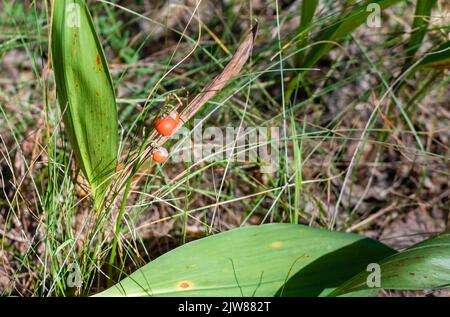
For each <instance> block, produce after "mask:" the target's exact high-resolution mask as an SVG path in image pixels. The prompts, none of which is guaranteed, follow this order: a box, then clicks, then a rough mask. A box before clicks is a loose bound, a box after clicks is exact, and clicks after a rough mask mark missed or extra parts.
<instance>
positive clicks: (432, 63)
mask: <svg viewBox="0 0 450 317" xmlns="http://www.w3.org/2000/svg"><path fill="white" fill-rule="evenodd" d="M417 67H419V68H433V69H449V68H450V41H448V42H445V43H444V44H442V45H441V46H439V47H438V48H437V49H436V50H434V51H432V52H431V53H428V55H427V56H426V57H425V58H424V59H423V60H422V61H421V62H420V63H419V65H417Z"/></svg>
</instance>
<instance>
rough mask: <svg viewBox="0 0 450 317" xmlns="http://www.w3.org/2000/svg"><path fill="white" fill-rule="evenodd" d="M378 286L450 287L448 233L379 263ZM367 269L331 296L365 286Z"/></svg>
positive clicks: (394, 288) (399, 288) (389, 287)
mask: <svg viewBox="0 0 450 317" xmlns="http://www.w3.org/2000/svg"><path fill="white" fill-rule="evenodd" d="M379 265H380V269H381V271H380V272H381V280H380V281H381V287H380V288H383V289H392V290H423V289H438V288H444V287H450V234H449V233H444V234H441V235H440V236H437V237H435V238H432V239H429V240H426V241H424V242H421V243H419V244H416V245H415V246H413V247H411V248H409V249H407V250H405V251H403V252H399V253H397V254H395V255H392V256H390V257H388V258H386V259H384V260H382V261H380V263H379ZM368 274H370V272H365V271H363V272H361V273H360V274H358V275H357V276H355V277H354V278H352V279H350V280H349V281H347V282H346V283H344V284H343V285H342V286H340V287H339V288H338V289H337V290H336V291H334V292H333V294H332V295H341V294H345V293H349V292H353V291H358V290H363V289H366V288H367V286H366V280H367V277H368Z"/></svg>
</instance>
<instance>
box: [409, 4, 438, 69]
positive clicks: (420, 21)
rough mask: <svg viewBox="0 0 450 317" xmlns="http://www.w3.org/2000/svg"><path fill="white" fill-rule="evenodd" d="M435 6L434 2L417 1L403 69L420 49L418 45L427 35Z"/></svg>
mask: <svg viewBox="0 0 450 317" xmlns="http://www.w3.org/2000/svg"><path fill="white" fill-rule="evenodd" d="M435 4H436V0H417V4H416V11H415V14H414V21H413V25H412V29H413V32H412V34H411V37H410V39H409V43H408V47H407V49H406V51H407V53H408V57H407V58H406V61H405V68H407V67H408V65H410V63H411V61H412V60H413V58H414V56H415V54H416V52H417V51H418V50H419V48H420V44H421V43H422V41H423V39H424V37H425V35H426V33H427V28H428V24H429V17H430V15H431V10H432V9H433V7H434V5H435Z"/></svg>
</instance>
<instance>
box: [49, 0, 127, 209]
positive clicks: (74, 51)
mask: <svg viewBox="0 0 450 317" xmlns="http://www.w3.org/2000/svg"><path fill="white" fill-rule="evenodd" d="M51 40H52V43H51V48H52V61H53V68H54V73H55V81H56V88H57V95H58V100H59V104H60V106H61V109H62V111H63V120H64V125H65V129H66V131H67V134H68V136H69V141H70V143H71V146H72V148H73V150H74V152H75V155H76V159H77V163H78V165H79V167H80V168H81V170H82V171H83V173H84V175H85V177H86V178H87V180H88V182H89V184H90V185H91V189H92V196H93V199H94V204H95V205H96V207H99V206H100V205H101V202H102V200H103V196H104V193H105V190H106V188H107V186H108V185H109V183H110V179H111V175H112V173H113V172H114V171H115V168H116V162H117V151H118V123H117V109H116V101H115V95H114V89H113V84H112V80H111V77H110V74H109V71H108V65H107V63H106V59H105V56H104V53H103V49H102V46H101V44H100V41H99V39H98V36H97V34H96V32H95V29H94V25H93V22H92V18H91V16H90V14H89V11H88V9H87V7H86V4H85V2H84V1H83V0H58V1H54V2H53V24H52V39H51Z"/></svg>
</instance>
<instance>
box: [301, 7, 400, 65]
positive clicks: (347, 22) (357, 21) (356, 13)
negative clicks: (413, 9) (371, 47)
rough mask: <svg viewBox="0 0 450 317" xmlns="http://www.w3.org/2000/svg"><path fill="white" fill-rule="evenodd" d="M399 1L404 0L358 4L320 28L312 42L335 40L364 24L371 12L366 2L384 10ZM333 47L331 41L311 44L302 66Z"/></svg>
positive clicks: (313, 63) (314, 61)
mask: <svg viewBox="0 0 450 317" xmlns="http://www.w3.org/2000/svg"><path fill="white" fill-rule="evenodd" d="M400 1H404V0H378V1H369V2H368V3H367V4H365V5H361V6H358V7H356V8H354V9H353V10H352V11H351V12H349V13H348V14H346V15H345V16H344V17H343V18H342V19H341V20H340V21H338V22H337V23H335V24H333V25H332V26H329V27H327V28H325V29H324V30H322V31H321V32H320V33H319V34H318V35H317V37H315V38H314V42H323V41H333V42H337V41H339V40H341V39H343V38H344V37H345V36H347V35H348V34H350V33H351V32H353V31H354V30H355V29H357V28H358V27H359V26H360V25H362V24H364V23H365V22H366V21H367V18H368V17H369V15H370V14H371V12H370V11H368V10H367V5H368V4H378V5H379V6H380V8H381V10H384V9H386V8H388V7H390V6H392V5H394V4H396V3H398V2H400ZM333 47H335V45H334V44H332V43H321V44H317V45H315V46H313V47H312V48H311V50H310V51H309V52H308V54H307V56H306V58H305V63H304V65H303V67H305V68H309V67H312V66H314V65H315V64H316V63H317V62H318V61H319V60H320V59H321V58H322V57H323V56H324V55H325V54H327V53H328V52H329V51H330V50H331V49H332V48H333Z"/></svg>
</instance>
